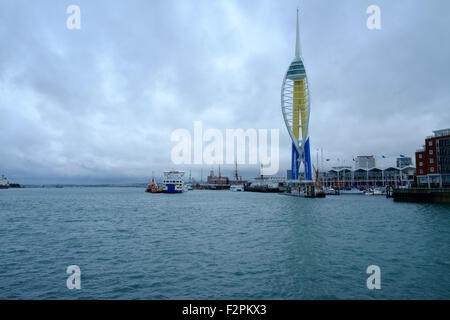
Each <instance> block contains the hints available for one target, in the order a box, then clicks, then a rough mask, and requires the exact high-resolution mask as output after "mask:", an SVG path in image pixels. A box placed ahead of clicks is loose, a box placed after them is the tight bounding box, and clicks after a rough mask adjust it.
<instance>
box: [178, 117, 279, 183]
mask: <svg viewBox="0 0 450 320" xmlns="http://www.w3.org/2000/svg"><path fill="white" fill-rule="evenodd" d="M193 129H194V130H193V135H191V132H190V131H189V130H188V129H181V128H180V129H176V130H174V131H173V132H172V134H171V140H172V141H173V142H177V144H176V145H175V146H174V147H173V148H172V151H171V154H170V156H171V160H172V162H173V163H174V164H176V165H180V164H186V165H191V164H197V165H202V164H207V165H212V164H230V165H231V164H234V163H235V162H237V164H257V163H258V162H259V163H261V165H263V166H264V174H267V175H273V174H276V173H278V169H279V160H280V150H279V149H280V148H279V145H280V142H279V136H280V132H279V130H278V129H270V143H269V139H268V138H269V132H268V131H269V130H268V129H247V130H244V129H226V130H225V137H224V134H223V133H222V131H221V130H219V129H213V128H210V129H207V130H205V131H203V124H202V121H194V128H193ZM247 141H248V144H247ZM247 147H248V148H247ZM269 149H270V153H269ZM235 151H236V152H235Z"/></svg>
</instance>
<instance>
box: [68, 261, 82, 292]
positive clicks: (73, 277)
mask: <svg viewBox="0 0 450 320" xmlns="http://www.w3.org/2000/svg"><path fill="white" fill-rule="evenodd" d="M66 273H67V274H69V277H68V278H67V281H66V286H67V289H69V290H73V289H78V290H79V289H81V269H80V267H79V266H77V265H71V266H68V267H67V270H66Z"/></svg>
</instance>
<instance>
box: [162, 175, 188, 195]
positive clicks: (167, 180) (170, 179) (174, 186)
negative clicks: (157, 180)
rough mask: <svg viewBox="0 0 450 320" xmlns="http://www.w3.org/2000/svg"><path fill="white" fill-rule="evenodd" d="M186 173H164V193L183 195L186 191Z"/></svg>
mask: <svg viewBox="0 0 450 320" xmlns="http://www.w3.org/2000/svg"><path fill="white" fill-rule="evenodd" d="M183 179H184V171H178V170H172V171H164V180H163V187H162V192H164V193H182V192H183V191H184V180H183Z"/></svg>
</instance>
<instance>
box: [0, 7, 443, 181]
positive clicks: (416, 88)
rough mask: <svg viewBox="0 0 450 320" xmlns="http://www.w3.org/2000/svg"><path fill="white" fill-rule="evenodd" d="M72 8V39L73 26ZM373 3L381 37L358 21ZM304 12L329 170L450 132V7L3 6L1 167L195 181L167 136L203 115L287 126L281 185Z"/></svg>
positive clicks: (21, 174) (13, 171)
mask: <svg viewBox="0 0 450 320" xmlns="http://www.w3.org/2000/svg"><path fill="white" fill-rule="evenodd" d="M71 4H76V5H79V6H80V8H81V29H80V30H69V29H67V27H66V20H67V18H68V17H69V14H67V13H66V8H67V7H68V6H69V5H71ZM371 4H376V5H379V6H380V8H381V27H382V29H381V30H368V29H367V27H366V20H367V17H368V14H366V8H367V7H368V6H369V5H371ZM297 6H300V11H301V13H300V17H301V40H302V52H303V58H304V62H305V65H306V68H307V73H308V76H309V83H310V86H311V96H312V105H311V107H312V109H311V120H310V125H309V128H310V136H311V144H312V145H311V149H312V154H313V159H314V160H315V159H316V156H315V155H316V150H317V148H323V150H324V151H323V152H324V154H325V158H330V159H331V160H330V162H327V164H328V165H337V164H338V161H337V159H340V164H347V165H350V164H352V157H353V156H356V155H366V154H374V155H376V156H377V164H379V165H380V166H383V165H386V166H387V165H394V164H395V157H396V156H398V155H399V154H404V155H409V156H413V155H414V152H415V150H416V149H417V148H419V147H420V146H421V145H422V144H423V143H424V139H425V137H426V136H427V135H431V134H432V130H436V129H442V128H448V127H450V114H449V109H450V80H449V75H450V23H449V21H450V2H449V1H447V0H441V1H435V0H433V1H412V0H405V1H378V0H371V1H354V0H349V1H336V0H329V1H275V0H273V1H262V0H257V1H256V0H253V1H249V0H240V1H211V0H208V1H199V0H195V1H193V0H191V1H187V0H186V1H181V0H179V1H162V0H161V1H144V0H141V1H130V0H127V1H57V0H53V1H43V0H40V1H17V0H14V1H5V0H3V1H1V2H0V174H1V173H4V174H5V175H7V176H8V177H9V178H10V180H12V181H15V182H18V183H103V182H143V181H147V180H148V178H149V177H151V175H152V171H154V172H155V175H156V176H159V175H161V173H162V171H163V170H167V169H172V168H174V167H176V168H178V169H184V170H187V171H188V170H189V169H190V168H192V174H193V175H194V176H198V175H199V172H200V168H201V166H192V167H189V166H174V165H173V164H172V163H171V160H170V152H171V149H172V148H173V147H174V146H175V144H176V143H175V142H172V141H171V140H170V135H171V133H172V131H173V130H175V129H177V128H186V129H188V130H191V131H192V130H193V122H194V121H195V120H201V121H202V122H203V127H204V128H218V129H221V130H223V132H224V133H225V129H226V128H243V129H248V128H267V129H280V146H281V153H280V157H281V162H280V173H279V175H283V176H284V175H285V170H286V169H287V168H288V166H289V164H290V140H289V136H288V133H287V131H286V129H285V127H284V122H283V118H282V114H281V108H280V88H281V84H282V79H283V76H284V73H285V72H286V69H287V67H288V66H289V64H290V62H291V61H292V59H293V58H294V49H295V48H294V46H295V24H296V22H295V19H296V8H297ZM381 155H386V156H388V160H384V162H383V161H382V160H380V159H379V158H380V157H381ZM210 168H211V166H207V165H205V166H203V172H204V174H205V175H206V171H207V170H209V169H210ZM242 169H243V173H244V175H246V176H254V175H256V174H258V172H259V167H258V165H255V166H253V167H247V166H246V167H244V168H242ZM231 170H232V167H231V166H225V168H224V169H223V171H224V172H225V173H228V174H229V173H231Z"/></svg>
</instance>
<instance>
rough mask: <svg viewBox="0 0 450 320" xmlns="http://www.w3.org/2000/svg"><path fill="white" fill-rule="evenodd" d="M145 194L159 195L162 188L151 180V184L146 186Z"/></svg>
mask: <svg viewBox="0 0 450 320" xmlns="http://www.w3.org/2000/svg"><path fill="white" fill-rule="evenodd" d="M145 192H150V193H161V192H162V188H160V187H158V185H157V184H156V183H155V180H154V179H153V178H152V182H151V183H149V184H148V186H147V189H146V190H145Z"/></svg>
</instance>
